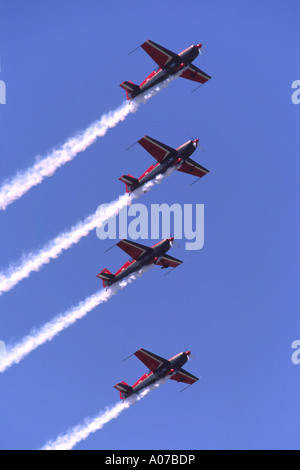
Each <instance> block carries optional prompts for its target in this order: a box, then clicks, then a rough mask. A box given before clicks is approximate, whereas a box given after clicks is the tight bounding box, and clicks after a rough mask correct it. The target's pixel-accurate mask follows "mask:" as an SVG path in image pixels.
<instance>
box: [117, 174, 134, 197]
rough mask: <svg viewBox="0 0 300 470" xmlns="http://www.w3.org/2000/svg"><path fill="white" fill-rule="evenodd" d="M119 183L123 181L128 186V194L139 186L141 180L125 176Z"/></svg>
mask: <svg viewBox="0 0 300 470" xmlns="http://www.w3.org/2000/svg"><path fill="white" fill-rule="evenodd" d="M119 181H122V183H124V184H126V192H127V193H129V192H131V191H132V188H134V187H135V186H136V185H138V184H139V180H138V179H136V178H134V177H133V176H131V175H123V176H121V178H119Z"/></svg>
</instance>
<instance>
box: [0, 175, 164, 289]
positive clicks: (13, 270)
mask: <svg viewBox="0 0 300 470" xmlns="http://www.w3.org/2000/svg"><path fill="white" fill-rule="evenodd" d="M163 177H164V176H163V175H158V176H157V177H156V178H155V179H154V180H152V181H149V182H148V183H146V184H145V185H143V186H142V187H141V188H138V189H137V190H136V191H134V192H133V193H131V194H124V195H123V196H121V197H120V198H119V199H117V200H116V201H114V202H112V203H110V204H108V205H107V206H106V207H105V208H103V207H101V211H97V212H96V213H95V214H92V215H89V216H88V217H87V218H86V219H85V220H84V221H82V222H79V223H78V224H77V225H75V226H74V227H72V228H71V229H70V230H68V231H66V232H64V233H62V234H60V235H58V236H57V237H56V238H54V239H53V240H51V241H50V242H48V243H47V244H46V245H45V246H44V247H43V248H41V249H40V250H38V251H36V252H32V253H29V254H28V255H26V256H23V258H22V259H21V261H19V262H18V263H14V264H12V265H10V266H9V267H8V269H7V270H6V271H5V272H4V273H0V296H1V295H2V294H3V293H4V292H8V291H9V290H11V289H12V288H13V287H15V286H16V285H17V284H18V283H19V282H21V281H22V280H23V279H25V278H27V277H29V276H30V274H31V273H32V272H37V271H39V270H40V269H41V268H42V267H43V266H44V265H45V264H48V263H49V262H50V261H51V260H52V259H56V258H58V257H59V256H60V255H61V254H62V253H63V252H64V251H65V250H68V249H69V248H71V247H72V246H73V245H75V244H76V243H78V242H79V241H80V240H81V239H82V238H83V237H86V236H87V235H88V234H89V233H90V232H91V231H92V230H94V229H96V228H100V227H103V226H104V225H105V224H106V223H107V222H108V220H109V219H110V218H111V217H114V216H115V215H117V214H118V213H119V211H120V210H121V209H123V208H124V207H126V206H130V205H131V204H132V202H133V200H134V199H137V198H139V197H140V196H141V195H142V194H143V193H144V192H147V191H150V189H151V188H152V187H153V186H154V185H155V184H160V183H161V182H162V179H163Z"/></svg>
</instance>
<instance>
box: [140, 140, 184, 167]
mask: <svg viewBox="0 0 300 470" xmlns="http://www.w3.org/2000/svg"><path fill="white" fill-rule="evenodd" d="M138 143H139V144H140V145H141V146H142V147H144V149H145V150H147V152H149V153H150V154H151V155H152V157H154V158H155V159H156V160H157V161H158V162H159V163H161V162H162V161H163V160H165V158H167V157H169V156H171V155H173V154H174V153H175V152H176V150H175V149H173V148H172V147H168V145H165V144H162V143H161V142H159V141H158V140H155V139H152V137H149V136H147V135H145V137H143V138H142V139H140V140H139V141H138Z"/></svg>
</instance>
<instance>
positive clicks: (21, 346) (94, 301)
mask: <svg viewBox="0 0 300 470" xmlns="http://www.w3.org/2000/svg"><path fill="white" fill-rule="evenodd" d="M148 269H149V267H148V266H147V267H145V268H142V269H141V270H140V271H139V272H137V273H135V274H132V275H131V276H129V277H128V278H125V279H124V280H123V281H121V282H118V283H116V284H115V285H113V286H111V287H109V288H108V289H106V290H101V291H99V292H97V293H96V294H93V295H91V296H90V297H88V298H87V299H85V300H84V301H82V302H80V304H79V305H77V306H76V307H74V308H72V309H70V310H68V311H67V312H65V313H63V314H61V315H59V316H57V317H55V318H54V319H53V320H51V321H50V322H48V323H46V324H45V325H44V326H42V327H41V328H40V329H38V330H34V331H32V332H31V333H30V334H29V335H28V336H26V337H25V338H23V339H22V340H21V341H20V342H19V343H17V344H16V345H15V346H7V349H6V350H7V352H6V354H5V355H4V356H2V357H1V358H0V373H1V372H5V371H6V370H7V369H8V368H10V367H11V366H12V365H13V364H18V363H19V362H20V361H21V360H22V359H24V358H25V357H26V356H28V354H30V353H31V352H32V351H34V350H35V349H37V348H38V347H39V346H41V345H42V344H44V343H46V342H48V341H51V340H52V339H53V338H54V337H55V336H57V335H58V334H59V333H60V332H61V331H63V330H65V329H66V328H68V327H69V326H71V325H73V324H74V323H75V322H77V321H78V320H80V319H81V318H83V317H85V316H86V315H87V314H88V313H89V312H91V311H92V310H93V309H94V308H96V307H97V306H98V305H100V304H102V303H105V302H107V301H108V300H109V299H110V298H111V297H112V296H113V295H115V294H116V293H117V292H118V290H119V289H124V287H126V286H127V285H128V284H130V283H131V282H133V281H135V280H136V279H137V278H138V277H139V276H141V275H142V274H144V272H146V271H147V270H148Z"/></svg>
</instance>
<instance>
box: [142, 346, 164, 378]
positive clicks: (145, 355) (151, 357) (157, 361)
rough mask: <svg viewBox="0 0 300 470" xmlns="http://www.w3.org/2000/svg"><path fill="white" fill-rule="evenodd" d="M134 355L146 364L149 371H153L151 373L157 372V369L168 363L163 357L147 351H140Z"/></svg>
mask: <svg viewBox="0 0 300 470" xmlns="http://www.w3.org/2000/svg"><path fill="white" fill-rule="evenodd" d="M134 355H135V356H136V357H137V358H138V359H139V360H140V361H142V362H143V364H145V366H146V367H148V369H150V370H151V372H154V371H156V369H157V368H158V367H159V366H161V365H163V364H165V363H167V362H168V361H167V360H166V359H164V358H163V357H160V356H157V355H156V354H153V353H151V352H149V351H147V350H146V349H143V348H141V349H139V350H138V351H137V352H135V353H134Z"/></svg>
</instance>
